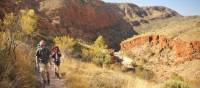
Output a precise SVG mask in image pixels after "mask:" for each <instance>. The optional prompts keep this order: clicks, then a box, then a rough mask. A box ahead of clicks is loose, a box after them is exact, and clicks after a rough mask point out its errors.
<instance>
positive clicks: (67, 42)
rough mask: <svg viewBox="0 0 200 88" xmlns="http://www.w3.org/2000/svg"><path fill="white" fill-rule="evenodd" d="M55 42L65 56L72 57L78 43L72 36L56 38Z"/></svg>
mask: <svg viewBox="0 0 200 88" xmlns="http://www.w3.org/2000/svg"><path fill="white" fill-rule="evenodd" d="M54 42H55V44H56V45H58V46H59V48H60V50H61V52H62V53H63V54H64V56H71V55H72V53H73V51H74V46H75V45H76V44H77V42H76V41H75V40H74V39H73V38H71V37H70V36H61V37H56V38H54Z"/></svg>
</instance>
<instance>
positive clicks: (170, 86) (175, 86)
mask: <svg viewBox="0 0 200 88" xmlns="http://www.w3.org/2000/svg"><path fill="white" fill-rule="evenodd" d="M160 88H191V87H190V86H189V85H188V84H187V83H185V82H183V81H179V80H168V81H166V82H164V83H163V84H162V85H161V87H160Z"/></svg>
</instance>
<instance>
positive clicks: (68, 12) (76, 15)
mask: <svg viewBox="0 0 200 88" xmlns="http://www.w3.org/2000/svg"><path fill="white" fill-rule="evenodd" d="M5 3H6V4H5ZM0 4H2V5H1V6H0V7H1V9H0V14H1V15H0V16H1V18H2V17H3V14H5V13H7V12H11V11H15V12H17V11H19V9H24V8H32V9H34V10H35V11H36V12H37V14H38V17H39V22H38V28H37V29H38V30H37V32H38V33H39V36H37V37H41V38H44V37H42V36H46V38H48V39H49V38H50V40H51V38H52V37H54V36H58V35H66V34H67V35H70V36H72V37H74V38H78V39H83V40H85V41H88V42H90V41H94V40H95V39H96V38H97V36H99V35H102V36H103V37H104V38H105V39H106V42H107V44H108V45H109V46H110V47H112V48H115V49H119V44H120V42H121V41H122V40H124V39H127V38H129V37H131V36H133V35H136V34H137V33H136V32H135V31H134V30H133V28H134V27H135V26H140V25H141V24H143V23H149V22H151V21H152V20H157V19H166V18H170V17H173V16H180V15H179V14H178V13H177V12H175V11H173V10H171V9H169V8H166V7H162V6H155V7H154V6H153V7H139V6H137V5H135V4H130V3H105V2H103V1H100V0H19V1H13V0H2V1H0ZM13 6H15V8H13Z"/></svg>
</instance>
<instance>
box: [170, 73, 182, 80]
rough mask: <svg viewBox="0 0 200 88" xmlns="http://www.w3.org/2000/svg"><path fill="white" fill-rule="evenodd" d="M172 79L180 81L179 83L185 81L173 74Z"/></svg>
mask: <svg viewBox="0 0 200 88" xmlns="http://www.w3.org/2000/svg"><path fill="white" fill-rule="evenodd" d="M171 79H173V80H178V81H184V79H183V77H181V76H179V75H178V74H176V73H173V74H172V75H171Z"/></svg>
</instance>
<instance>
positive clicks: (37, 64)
mask: <svg viewBox="0 0 200 88" xmlns="http://www.w3.org/2000/svg"><path fill="white" fill-rule="evenodd" d="M38 60H39V52H38V50H37V52H36V55H35V65H36V68H38V67H39V63H38V62H39V61H38Z"/></svg>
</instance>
